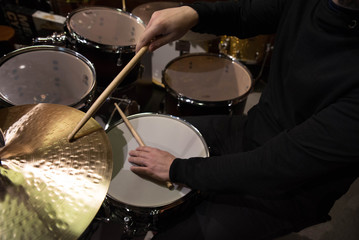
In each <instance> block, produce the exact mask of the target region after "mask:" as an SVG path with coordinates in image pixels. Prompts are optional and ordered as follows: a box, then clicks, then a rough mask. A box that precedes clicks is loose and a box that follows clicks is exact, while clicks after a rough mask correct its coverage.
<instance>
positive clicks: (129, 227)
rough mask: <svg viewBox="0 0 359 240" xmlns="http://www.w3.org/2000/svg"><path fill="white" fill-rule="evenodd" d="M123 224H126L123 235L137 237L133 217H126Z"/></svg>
mask: <svg viewBox="0 0 359 240" xmlns="http://www.w3.org/2000/svg"><path fill="white" fill-rule="evenodd" d="M123 223H124V227H123V233H124V234H125V235H126V236H135V235H136V228H132V226H133V220H132V218H131V217H129V216H126V217H124V218H123Z"/></svg>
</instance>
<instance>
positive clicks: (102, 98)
mask: <svg viewBox="0 0 359 240" xmlns="http://www.w3.org/2000/svg"><path fill="white" fill-rule="evenodd" d="M147 49H148V46H144V47H142V48H141V49H140V51H138V52H137V53H136V55H135V56H134V57H133V58H132V59H131V61H129V62H128V64H127V65H126V66H125V67H124V68H123V69H122V71H121V72H120V73H119V74H118V75H117V76H116V77H115V79H114V80H112V82H111V83H110V85H108V87H107V88H106V89H105V90H104V91H103V92H102V94H101V95H100V96H99V97H98V98H97V100H96V101H95V102H94V104H92V106H91V107H90V109H89V110H87V112H86V114H85V115H84V116H83V118H82V119H81V120H80V122H79V123H78V124H77V125H76V127H75V128H74V130H73V131H72V132H71V133H70V134H69V136H68V137H67V139H68V140H69V141H71V140H73V138H74V136H75V135H76V133H77V132H78V131H79V130H80V129H81V128H82V127H83V126H84V125H85V124H86V122H87V121H88V120H89V119H90V118H91V117H92V115H93V114H94V113H95V112H96V111H97V110H98V109H99V108H100V107H101V105H102V103H104V102H105V100H106V99H107V97H108V96H110V94H111V93H112V92H113V91H114V90H115V88H116V87H117V86H118V85H119V84H120V83H121V82H122V80H123V79H124V78H125V77H126V75H127V74H128V73H129V72H130V71H131V69H132V68H133V67H134V66H135V65H136V63H137V62H138V61H139V60H140V59H141V57H142V55H143V54H144V53H145V52H146V51H147Z"/></svg>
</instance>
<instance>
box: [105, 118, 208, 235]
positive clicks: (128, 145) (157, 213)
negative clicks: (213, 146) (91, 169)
mask: <svg viewBox="0 0 359 240" xmlns="http://www.w3.org/2000/svg"><path fill="white" fill-rule="evenodd" d="M128 119H129V121H130V122H131V124H132V125H133V127H134V128H135V130H136V131H137V132H138V134H139V135H140V136H141V138H142V140H143V141H144V143H145V145H148V146H152V147H157V148H159V149H162V150H166V151H168V152H170V153H171V154H173V155H174V156H176V157H179V158H189V157H208V156H209V152H208V148H207V145H206V143H205V141H204V139H203V138H202V136H201V134H200V133H199V132H198V130H197V129H196V128H194V127H193V126H192V125H190V124H189V123H188V122H185V121H184V120H181V119H179V118H176V117H171V116H169V115H164V114H151V113H140V114H135V115H132V116H130V117H129V118H128ZM107 135H108V137H109V139H110V142H111V145H112V150H113V162H114V167H113V169H114V170H113V174H112V180H111V183H110V187H109V190H108V194H107V198H106V200H105V202H107V203H108V204H109V206H110V208H111V215H112V216H115V220H119V221H122V222H124V223H125V225H126V227H127V228H135V230H136V231H135V232H137V233H138V234H143V233H146V232H147V231H148V230H149V229H152V230H156V229H157V228H158V226H159V225H160V224H161V221H163V220H164V219H167V217H171V216H172V215H173V214H175V213H176V211H177V210H178V209H179V208H180V207H181V206H184V203H185V202H186V201H187V202H188V201H190V200H191V198H193V197H194V196H195V195H196V193H195V191H192V190H191V189H189V188H187V187H184V186H179V185H176V184H174V185H175V189H174V190H169V189H167V187H166V186H165V185H164V184H160V183H156V182H152V181H149V180H145V179H144V178H141V177H139V176H138V175H136V174H134V173H133V172H132V171H131V170H130V166H131V164H130V163H129V162H128V154H129V151H130V150H133V149H135V148H137V147H138V146H139V145H138V143H137V142H136V140H135V138H133V136H132V134H131V132H130V131H129V130H128V128H127V126H126V125H125V123H124V122H122V121H120V122H118V123H117V124H115V125H114V126H112V127H111V128H110V129H109V130H108V131H107ZM174 136H175V137H174Z"/></svg>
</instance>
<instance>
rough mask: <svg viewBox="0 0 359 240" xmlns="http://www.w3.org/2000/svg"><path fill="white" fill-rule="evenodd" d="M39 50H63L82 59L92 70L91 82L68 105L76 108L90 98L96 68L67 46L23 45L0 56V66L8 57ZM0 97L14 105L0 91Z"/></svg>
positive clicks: (94, 84)
mask: <svg viewBox="0 0 359 240" xmlns="http://www.w3.org/2000/svg"><path fill="white" fill-rule="evenodd" d="M41 50H46V51H54V52H64V53H67V54H70V55H72V56H74V57H76V58H78V59H80V60H81V61H83V62H84V63H85V64H86V65H87V66H88V67H89V68H90V70H91V72H92V76H93V82H92V85H91V86H90V87H89V89H88V90H87V92H86V93H85V94H84V95H83V96H82V97H81V98H80V100H79V101H77V102H76V103H73V104H71V105H69V107H74V108H78V106H80V105H82V104H83V103H84V100H85V99H86V98H87V97H90V98H92V96H91V95H92V94H93V92H94V91H95V87H96V70H95V67H94V65H93V64H92V62H91V61H90V60H88V59H87V58H86V57H85V56H84V55H82V54H80V53H78V52H76V51H74V50H72V49H69V48H65V47H59V46H53V45H35V46H28V47H23V48H19V49H16V50H14V51H12V52H10V53H8V54H6V55H4V56H3V57H1V58H0V68H1V66H2V65H3V64H4V63H5V62H6V61H8V60H9V59H11V58H13V57H15V56H17V55H20V54H23V53H28V52H33V51H41ZM0 99H1V100H3V101H4V102H5V104H6V105H9V106H16V105H15V104H14V103H13V102H11V101H10V100H9V99H7V98H6V97H5V96H4V95H3V94H2V93H1V92H0Z"/></svg>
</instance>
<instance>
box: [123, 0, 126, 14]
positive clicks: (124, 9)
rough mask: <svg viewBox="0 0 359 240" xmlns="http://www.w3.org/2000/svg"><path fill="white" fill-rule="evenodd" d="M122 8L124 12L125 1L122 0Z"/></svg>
mask: <svg viewBox="0 0 359 240" xmlns="http://www.w3.org/2000/svg"><path fill="white" fill-rule="evenodd" d="M122 10H123V11H125V12H126V2H125V0H122Z"/></svg>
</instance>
